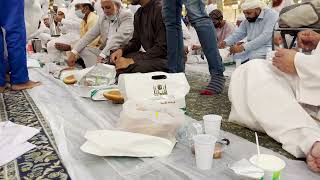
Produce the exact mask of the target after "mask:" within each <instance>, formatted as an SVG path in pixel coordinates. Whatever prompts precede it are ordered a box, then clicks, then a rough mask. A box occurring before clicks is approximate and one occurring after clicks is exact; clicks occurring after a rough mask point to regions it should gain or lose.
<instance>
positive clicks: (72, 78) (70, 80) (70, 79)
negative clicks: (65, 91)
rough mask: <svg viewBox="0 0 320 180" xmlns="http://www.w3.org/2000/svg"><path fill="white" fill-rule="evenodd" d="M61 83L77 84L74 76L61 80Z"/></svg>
mask: <svg viewBox="0 0 320 180" xmlns="http://www.w3.org/2000/svg"><path fill="white" fill-rule="evenodd" d="M63 82H64V83H65V84H74V83H76V82H77V79H76V78H75V77H74V75H71V76H68V77H65V78H64V79H63Z"/></svg>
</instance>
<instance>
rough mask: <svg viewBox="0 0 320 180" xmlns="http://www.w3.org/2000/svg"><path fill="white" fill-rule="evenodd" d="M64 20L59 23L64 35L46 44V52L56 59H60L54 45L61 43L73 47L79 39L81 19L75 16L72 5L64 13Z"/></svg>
mask: <svg viewBox="0 0 320 180" xmlns="http://www.w3.org/2000/svg"><path fill="white" fill-rule="evenodd" d="M65 17H66V18H65V19H63V20H62V21H61V24H62V27H61V28H60V29H61V31H62V32H63V33H65V34H63V35H61V36H60V37H58V38H55V39H52V40H51V41H49V42H48V44H47V51H48V53H49V54H50V55H52V56H53V57H54V59H57V60H58V58H59V57H60V54H61V53H63V52H60V51H59V50H57V49H56V48H55V44H56V43H63V44H68V45H74V44H75V43H77V41H78V40H79V39H80V24H81V22H82V19H80V18H78V17H77V16H76V14H75V8H74V5H70V6H69V7H68V12H67V13H66V16H65Z"/></svg>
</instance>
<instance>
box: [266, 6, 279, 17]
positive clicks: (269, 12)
mask: <svg viewBox="0 0 320 180" xmlns="http://www.w3.org/2000/svg"><path fill="white" fill-rule="evenodd" d="M264 12H265V15H266V16H267V17H276V18H278V17H279V13H278V12H277V11H275V10H273V9H271V8H266V9H264Z"/></svg>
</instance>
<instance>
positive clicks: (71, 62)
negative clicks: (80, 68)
mask: <svg viewBox="0 0 320 180" xmlns="http://www.w3.org/2000/svg"><path fill="white" fill-rule="evenodd" d="M76 61H77V55H75V54H74V53H73V52H71V53H70V54H69V57H68V60H67V64H68V66H69V67H74V66H75V65H76Z"/></svg>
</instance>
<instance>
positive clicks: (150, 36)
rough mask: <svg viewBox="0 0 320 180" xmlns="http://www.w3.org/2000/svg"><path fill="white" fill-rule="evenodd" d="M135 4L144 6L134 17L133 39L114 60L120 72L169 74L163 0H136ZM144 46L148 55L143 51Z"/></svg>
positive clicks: (113, 55) (133, 3)
mask: <svg viewBox="0 0 320 180" xmlns="http://www.w3.org/2000/svg"><path fill="white" fill-rule="evenodd" d="M131 4H132V5H137V4H140V5H141V7H140V8H139V9H138V11H137V12H136V13H135V15H134V33H133V37H132V39H131V40H130V41H129V43H128V44H127V45H126V46H124V47H122V48H121V49H118V50H117V51H116V52H114V53H113V54H112V55H111V61H112V62H113V63H114V64H115V66H116V69H117V71H118V73H135V72H141V73H147V72H154V71H168V65H167V43H166V28H165V25H164V22H163V19H162V13H161V9H162V7H161V0H133V1H132V2H131ZM141 46H142V47H143V49H144V50H145V51H146V52H141V51H139V50H140V48H141Z"/></svg>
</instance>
